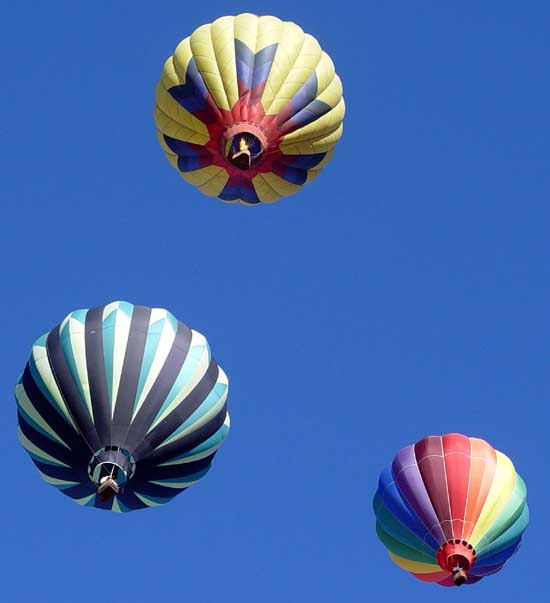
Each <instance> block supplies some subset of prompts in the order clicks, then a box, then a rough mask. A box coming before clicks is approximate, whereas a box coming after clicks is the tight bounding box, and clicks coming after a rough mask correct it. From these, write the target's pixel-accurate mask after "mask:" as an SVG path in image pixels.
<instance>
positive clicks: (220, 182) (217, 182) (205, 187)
mask: <svg viewBox="0 0 550 603" xmlns="http://www.w3.org/2000/svg"><path fill="white" fill-rule="evenodd" d="M180 175H181V177H182V178H183V179H184V180H186V181H187V182H189V184H192V185H193V186H196V187H197V188H198V189H199V190H200V191H202V192H203V193H204V194H205V195H207V196H208V197H217V196H218V195H219V194H220V193H221V192H222V190H223V187H224V186H225V184H226V183H227V181H228V180H229V174H228V173H227V172H226V170H224V169H223V168H221V167H218V166H215V165H208V166H206V167H203V168H200V169H198V170H193V171H192V172H180Z"/></svg>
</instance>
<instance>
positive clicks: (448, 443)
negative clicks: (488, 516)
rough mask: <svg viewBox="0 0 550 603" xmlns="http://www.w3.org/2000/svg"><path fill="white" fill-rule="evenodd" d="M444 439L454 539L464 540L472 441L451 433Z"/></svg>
mask: <svg viewBox="0 0 550 603" xmlns="http://www.w3.org/2000/svg"><path fill="white" fill-rule="evenodd" d="M442 439H443V452H444V454H445V473H446V474H447V488H448V490H449V501H450V504H451V517H452V524H451V528H452V537H453V538H460V539H462V534H463V532H464V516H465V515H466V501H467V499H468V487H469V482H470V439H469V438H467V437H466V436H463V435H460V434H458V433H450V434H448V435H445V436H443V438H442Z"/></svg>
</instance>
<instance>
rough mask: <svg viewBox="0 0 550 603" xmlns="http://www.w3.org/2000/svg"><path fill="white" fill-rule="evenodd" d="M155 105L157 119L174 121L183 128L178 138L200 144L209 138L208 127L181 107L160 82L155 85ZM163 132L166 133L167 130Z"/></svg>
mask: <svg viewBox="0 0 550 603" xmlns="http://www.w3.org/2000/svg"><path fill="white" fill-rule="evenodd" d="M156 106H157V108H158V113H159V120H163V121H164V123H169V121H174V122H176V123H177V124H179V125H181V126H183V127H184V128H185V130H186V132H185V133H184V132H183V131H182V135H183V136H178V137H177V138H178V139H179V140H185V141H186V142H193V143H195V144H200V145H204V144H206V143H207V142H208V141H209V140H210V135H209V134H208V128H207V127H206V126H205V125H204V124H203V123H202V121H201V120H200V119H197V118H196V117H195V116H194V115H193V114H192V113H190V112H189V111H187V109H185V108H184V107H182V106H181V105H180V104H179V103H178V102H177V101H176V100H175V99H174V97H173V96H172V95H171V94H170V93H169V92H168V91H167V90H166V89H165V88H164V87H163V86H162V84H161V83H159V85H158V86H157V91H156ZM160 114H163V115H160ZM155 117H156V115H155ZM167 118H168V119H167ZM165 133H166V134H168V132H165Z"/></svg>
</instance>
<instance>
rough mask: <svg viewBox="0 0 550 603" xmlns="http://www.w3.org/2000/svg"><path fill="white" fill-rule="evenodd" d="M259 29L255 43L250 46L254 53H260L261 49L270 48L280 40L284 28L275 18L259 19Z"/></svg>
mask: <svg viewBox="0 0 550 603" xmlns="http://www.w3.org/2000/svg"><path fill="white" fill-rule="evenodd" d="M259 23H260V26H259V29H258V37H257V39H256V43H255V44H254V45H252V46H250V48H251V49H253V50H254V51H255V52H260V50H262V48H265V47H266V46H271V44H275V43H278V42H279V41H280V40H281V35H282V32H283V28H284V23H283V22H282V21H281V20H280V19H277V17H268V16H265V17H260V18H259Z"/></svg>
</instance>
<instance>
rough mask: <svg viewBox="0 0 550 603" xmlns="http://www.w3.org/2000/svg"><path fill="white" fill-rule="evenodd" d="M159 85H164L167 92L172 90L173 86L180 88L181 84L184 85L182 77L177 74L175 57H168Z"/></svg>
mask: <svg viewBox="0 0 550 603" xmlns="http://www.w3.org/2000/svg"><path fill="white" fill-rule="evenodd" d="M159 83H162V85H163V86H164V88H166V89H167V90H168V88H172V86H179V84H182V83H183V82H182V80H181V79H180V76H179V75H178V74H177V73H176V68H175V67H174V59H173V57H168V58H167V59H166V62H165V63H164V67H163V68H162V73H161V74H160V82H159Z"/></svg>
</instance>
